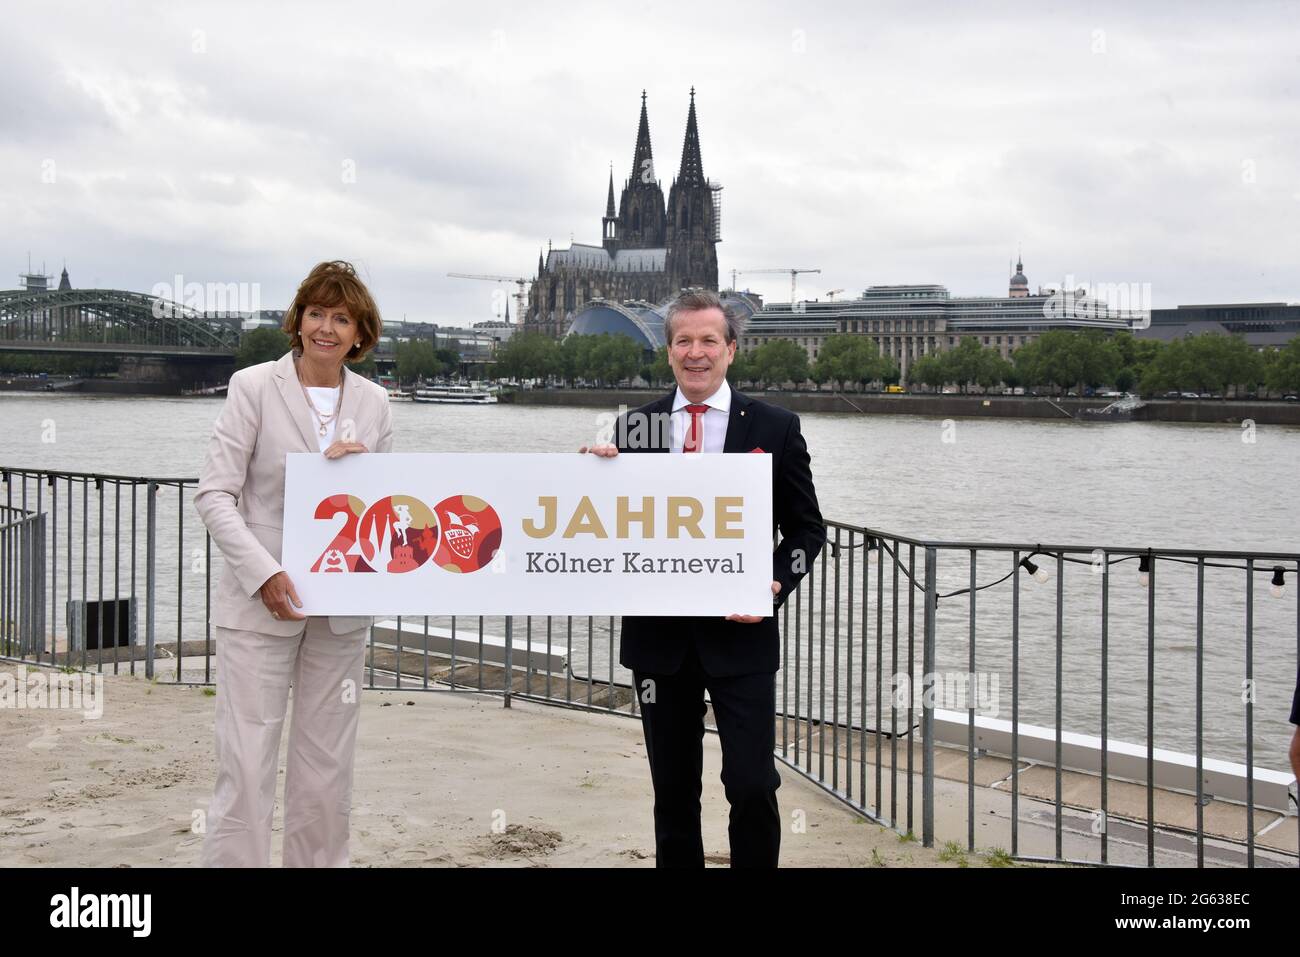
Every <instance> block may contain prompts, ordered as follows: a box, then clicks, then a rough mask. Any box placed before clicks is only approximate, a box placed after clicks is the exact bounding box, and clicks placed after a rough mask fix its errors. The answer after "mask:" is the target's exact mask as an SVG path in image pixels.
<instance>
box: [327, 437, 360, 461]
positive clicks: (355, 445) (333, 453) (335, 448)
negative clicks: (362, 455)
mask: <svg viewBox="0 0 1300 957" xmlns="http://www.w3.org/2000/svg"><path fill="white" fill-rule="evenodd" d="M369 451H370V450H369V449H368V448H366V447H365V446H364V445H362V444H361V443H360V442H343V441H337V442H335V443H334V444H333V445H331V446H330V447H329V448H327V449H326V450H325V458H327V459H341V458H343V456H345V455H351V454H352V453H353V452H369Z"/></svg>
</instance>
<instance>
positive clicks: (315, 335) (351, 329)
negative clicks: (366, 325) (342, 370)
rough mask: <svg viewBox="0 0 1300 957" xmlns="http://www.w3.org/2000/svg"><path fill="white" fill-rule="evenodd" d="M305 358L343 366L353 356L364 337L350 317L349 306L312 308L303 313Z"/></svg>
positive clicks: (310, 305) (309, 306) (307, 308)
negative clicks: (353, 347) (353, 348)
mask: <svg viewBox="0 0 1300 957" xmlns="http://www.w3.org/2000/svg"><path fill="white" fill-rule="evenodd" d="M299 330H300V331H301V333H302V336H301V340H300V341H301V342H302V354H303V356H304V357H307V358H311V359H315V360H319V361H322V362H333V363H339V364H342V362H343V360H344V359H345V358H347V356H348V355H349V354H351V352H352V346H353V345H354V344H356V342H357V339H358V338H359V336H360V330H358V328H357V323H356V320H354V319H353V318H352V316H350V315H349V314H348V308H347V306H345V305H343V304H342V303H340V304H339V305H337V306H320V305H313V304H308V305H307V307H306V308H305V309H303V311H302V323H301V324H300V326H299Z"/></svg>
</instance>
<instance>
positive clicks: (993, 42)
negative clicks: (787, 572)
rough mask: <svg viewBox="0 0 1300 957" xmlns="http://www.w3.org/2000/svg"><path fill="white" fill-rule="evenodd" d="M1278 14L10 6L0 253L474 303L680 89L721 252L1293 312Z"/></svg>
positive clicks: (589, 215) (435, 316)
mask: <svg viewBox="0 0 1300 957" xmlns="http://www.w3.org/2000/svg"><path fill="white" fill-rule="evenodd" d="M1297 9H1298V7H1297V5H1296V4H1289V5H1262V4H1261V5H1241V6H1238V7H1235V8H1233V10H1232V11H1230V12H1229V11H1225V10H1221V9H1220V10H1216V9H1215V8H1213V7H1210V6H1197V5H1185V4H1153V5H1143V6H1142V7H1140V8H1137V7H1132V6H1125V5H1121V4H1102V5H1099V6H1094V7H1089V8H1087V9H1083V10H1062V11H1052V12H1048V11H1044V10H1041V9H1036V8H1031V7H1027V6H1025V5H1024V4H1011V3H1006V4H993V5H979V6H978V7H969V6H967V5H963V4H933V5H927V6H922V7H917V6H915V5H907V4H883V5H876V6H872V7H870V8H863V7H861V6H859V5H856V4H849V3H835V4H828V5H824V6H823V5H818V6H816V7H811V6H810V7H807V8H795V9H792V8H790V7H788V6H787V5H781V4H775V3H769V4H758V5H754V4H746V5H743V6H742V5H735V4H724V5H716V6H715V5H709V6H708V7H707V8H701V7H699V5H689V4H682V3H669V4H667V5H662V6H655V7H654V8H649V9H645V10H642V9H641V8H637V12H636V13H635V14H633V13H631V12H629V10H628V9H627V8H622V7H609V6H605V5H600V4H596V3H582V2H580V3H574V4H568V5H564V6H561V7H554V6H540V5H532V6H528V7H522V8H517V9H512V10H511V11H510V12H509V13H506V12H504V11H499V10H494V9H488V8H482V9H479V8H475V9H469V10H466V9H464V7H463V5H461V6H451V5H434V6H429V5H424V4H416V3H396V2H394V3H379V4H373V5H369V6H367V7H366V8H365V9H364V10H360V11H359V10H358V9H357V8H356V7H355V6H346V5H342V4H327V5H319V4H285V5H275V6H273V7H263V6H256V5H252V4H244V3H237V4H234V5H227V4H203V3H200V4H197V5H192V6H191V5H187V6H186V7H185V8H183V9H180V8H176V7H174V6H171V5H164V4H159V5H154V6H144V7H128V8H121V7H89V8H83V7H79V6H73V5H66V4H57V3H56V4H54V5H53V6H52V7H51V6H50V5H45V6H42V7H41V9H40V11H39V12H38V11H37V10H35V8H27V9H20V10H18V11H15V12H12V13H11V14H10V23H9V24H8V27H9V28H8V29H7V31H6V38H5V39H3V40H0V83H3V85H4V87H5V89H6V91H7V92H8V93H9V95H7V96H6V97H5V98H4V100H3V101H2V102H0V133H2V134H3V136H2V137H0V216H3V218H4V221H5V222H6V225H7V228H6V230H5V232H4V236H3V238H0V257H3V258H4V259H6V261H8V262H10V263H11V264H20V265H21V264H22V263H23V262H25V256H26V253H27V251H28V250H29V249H30V250H31V251H32V253H33V255H34V256H35V258H36V259H37V260H38V261H39V260H40V259H42V258H43V259H46V260H48V261H59V260H61V259H62V258H64V257H66V258H67V259H68V261H69V267H70V271H71V273H72V277H73V281H74V283H76V284H78V285H83V284H85V285H89V284H90V280H91V279H92V278H98V279H99V281H100V283H101V284H103V285H109V286H116V287H121V288H131V289H144V290H147V289H148V288H150V287H151V286H152V284H153V283H155V282H158V281H165V280H170V279H171V277H172V276H174V275H175V274H176V273H177V272H181V273H183V274H184V275H185V276H186V278H187V279H189V278H193V279H195V280H197V281H213V282H223V281H237V282H257V283H259V284H260V285H261V288H262V290H263V301H264V304H266V305H267V306H268V308H269V307H273V306H274V305H276V304H280V303H281V302H283V301H287V299H288V297H289V296H290V295H291V293H292V290H293V288H294V287H295V286H296V284H297V282H298V281H299V280H300V279H301V277H302V276H303V275H304V274H305V273H306V271H307V270H308V269H309V268H310V267H311V265H312V264H314V263H315V262H316V261H318V260H320V259H325V258H336V257H344V258H353V259H355V260H356V261H357V262H358V263H359V264H362V265H363V266H364V268H365V272H366V274H367V275H368V276H369V277H370V280H371V282H372V284H373V286H374V291H375V294H376V296H377V298H378V300H379V302H380V304H381V307H382V308H383V309H384V311H385V312H386V313H387V314H388V315H394V316H396V315H402V314H406V315H408V316H409V317H411V318H420V319H428V320H431V321H437V322H440V323H442V324H449V323H456V322H470V321H476V320H479V319H483V318H487V317H488V316H489V314H490V312H491V310H492V309H493V308H494V305H495V303H496V302H497V301H498V300H496V299H494V293H495V292H496V286H495V285H494V284H491V283H480V282H472V281H463V280H454V279H448V278H447V277H446V273H447V272H450V271H464V272H483V273H500V274H502V275H521V276H531V275H532V272H533V270H534V269H535V264H536V257H537V252H538V248H539V246H541V245H544V244H545V242H546V241H547V240H548V239H551V240H553V241H554V242H555V243H556V244H557V245H559V246H564V245H567V243H568V242H569V238H570V235H572V237H573V238H574V239H575V240H577V241H580V242H581V241H587V242H596V241H598V240H599V237H600V216H601V214H602V213H603V211H604V199H605V189H606V183H607V177H608V175H609V164H610V162H611V161H612V162H613V164H614V178H615V182H616V189H617V188H618V187H619V186H621V182H622V180H623V179H624V178H625V177H626V176H627V175H628V174H629V166H630V162H631V153H632V147H633V142H634V139H635V134H636V121H637V113H638V111H639V108H640V91H641V89H642V88H645V89H647V91H648V105H649V111H650V128H651V134H652V138H653V143H654V149H655V155H656V160H657V172H658V175H659V177H660V178H661V180H662V181H663V184H664V188H665V190H667V187H668V185H669V184H670V182H671V179H672V176H673V174H674V173H675V172H676V168H677V164H678V160H679V157H680V151H681V142H682V134H683V130H684V127H685V120H686V107H687V101H688V93H687V91H688V90H689V88H690V87H691V86H692V85H694V86H695V87H696V90H697V107H698V111H699V119H700V134H701V141H702V144H701V145H702V152H703V157H704V163H705V171H706V173H707V174H708V175H709V176H710V177H711V178H714V179H717V180H720V181H721V182H722V183H723V185H724V187H725V189H724V192H723V230H722V231H723V243H722V244H721V245H720V246H719V259H720V265H721V269H722V271H723V272H724V273H725V272H727V271H728V270H729V269H732V268H740V269H745V268H749V269H756V268H773V267H784V266H813V267H819V268H821V269H822V270H823V271H822V273H821V274H820V275H818V276H812V277H804V278H803V279H801V283H800V287H801V290H803V291H804V292H805V293H807V294H813V295H817V294H820V291H821V290H822V289H823V287H824V289H832V288H841V287H842V288H846V289H849V290H850V291H852V290H858V289H861V288H863V287H865V286H866V285H868V284H872V283H896V282H939V283H944V284H946V285H947V286H948V287H949V288H950V289H951V290H952V291H953V292H954V293H961V294H993V293H997V292H1000V291H1001V290H1002V289H1004V288H1005V282H1006V276H1005V275H1004V270H1005V268H1006V261H1007V257H1008V256H1009V255H1011V254H1013V253H1014V252H1015V249H1016V245H1017V244H1018V243H1019V244H1022V245H1023V250H1024V256H1025V260H1026V271H1027V272H1028V273H1029V274H1030V279H1031V283H1033V284H1037V283H1039V282H1043V283H1048V282H1059V281H1061V279H1062V278H1064V276H1065V275H1066V274H1068V273H1073V274H1075V275H1079V276H1087V277H1089V278H1092V279H1094V280H1097V281H1108V280H1114V281H1120V280H1123V281H1150V282H1151V283H1152V284H1153V292H1154V295H1155V300H1156V304H1157V305H1172V304H1176V303H1179V302H1183V303H1188V302H1197V301H1222V300H1228V301H1233V300H1260V299H1270V300H1271V299H1290V300H1297V299H1300V279H1298V278H1297V274H1296V270H1295V268H1294V265H1293V262H1292V261H1291V258H1290V257H1289V255H1288V253H1287V250H1289V248H1290V246H1291V245H1292V244H1293V239H1292V232H1293V230H1292V223H1293V222H1294V218H1295V214H1296V212H1297V207H1298V206H1300V182H1297V171H1298V170H1300V132H1297V131H1296V129H1295V126H1294V124H1289V123H1286V122H1284V120H1286V119H1287V118H1288V117H1289V114H1290V111H1292V110H1293V103H1294V97H1295V79H1294V76H1295V73H1296V71H1295V66H1296V63H1297V59H1296V55H1295V53H1294V52H1293V43H1292V40H1293V38H1294V35H1295V29H1294V28H1295V27H1296V26H1297V15H1296V11H1297ZM684 23H690V24H691V26H690V29H689V30H688V31H685V32H684V29H683V26H682V24H684ZM50 162H53V164H54V165H53V168H54V170H55V171H56V177H55V181H54V182H52V183H50V182H43V181H42V177H43V174H44V173H45V172H46V171H47V170H48V169H49V163H50ZM47 178H48V177H47ZM750 284H751V285H752V286H754V288H757V289H760V290H761V291H763V292H765V293H766V294H768V295H769V296H771V297H773V298H779V297H781V296H783V295H784V294H785V292H786V291H787V290H788V284H787V283H786V281H784V280H782V279H781V277H780V276H763V277H759V276H755V277H751V282H750Z"/></svg>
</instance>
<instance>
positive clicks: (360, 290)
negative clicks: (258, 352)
mask: <svg viewBox="0 0 1300 957" xmlns="http://www.w3.org/2000/svg"><path fill="white" fill-rule="evenodd" d="M340 304H342V305H344V306H346V307H347V310H348V315H350V316H351V317H352V321H353V322H355V323H356V324H357V348H355V349H353V350H351V351H350V352H349V353H348V356H347V361H348V362H359V361H360V360H361V359H363V358H364V357H365V355H366V353H367V352H369V351H370V350H371V349H373V348H374V347H375V344H376V343H377V342H379V336H380V334H381V333H382V332H383V328H384V323H383V320H381V319H380V318H379V307H378V306H376V305H375V300H374V299H373V298H371V295H370V290H368V289H367V288H366V284H365V283H363V282H362V281H361V279H360V278H359V277H358V276H357V271H356V270H355V269H353V268H352V264H351V263H348V262H343V261H342V260H334V261H332V262H324V263H320V264H319V265H317V266H316V268H314V269H313V270H312V271H311V272H310V273H308V274H307V278H306V279H304V280H303V281H302V284H301V285H300V286H298V291H297V292H296V293H295V294H294V297H293V302H291V303H290V304H289V308H288V309H287V310H285V313H284V325H283V326H281V327H280V328H281V329H283V330H284V331H285V332H287V333H288V334H289V339H290V341H291V343H292V345H293V348H294V349H301V348H302V344H301V343H300V342H299V341H298V333H299V331H300V330H301V328H302V313H303V310H304V309H306V308H307V307H308V306H323V307H325V308H326V309H328V308H330V307H332V306H337V305H340Z"/></svg>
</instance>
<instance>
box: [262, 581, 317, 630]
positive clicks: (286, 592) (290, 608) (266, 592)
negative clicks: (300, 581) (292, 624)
mask: <svg viewBox="0 0 1300 957" xmlns="http://www.w3.org/2000/svg"><path fill="white" fill-rule="evenodd" d="M259 591H260V592H261V595H262V604H263V605H265V606H266V610H267V611H269V612H270V613H271V617H272V618H276V619H279V620H280V621H302V620H303V619H304V618H306V617H307V616H306V615H301V614H299V613H298V612H296V611H294V608H295V607H296V608H301V607H302V600H301V599H299V597H298V592H297V591H296V590H295V589H294V587H293V582H291V581H290V580H289V573H288V572H276V573H275V574H274V575H272V576H271V577H270V578H268V579H267V580H266V581H264V582H263V583H262V587H261V589H259ZM290 602H292V604H290Z"/></svg>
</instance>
